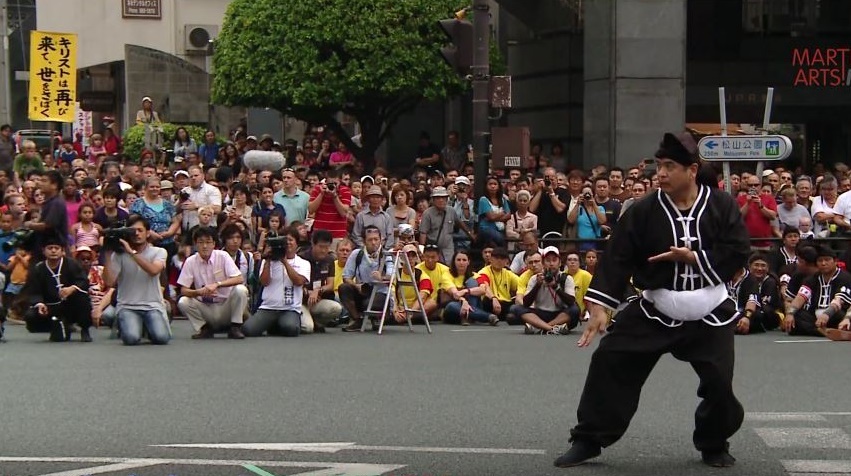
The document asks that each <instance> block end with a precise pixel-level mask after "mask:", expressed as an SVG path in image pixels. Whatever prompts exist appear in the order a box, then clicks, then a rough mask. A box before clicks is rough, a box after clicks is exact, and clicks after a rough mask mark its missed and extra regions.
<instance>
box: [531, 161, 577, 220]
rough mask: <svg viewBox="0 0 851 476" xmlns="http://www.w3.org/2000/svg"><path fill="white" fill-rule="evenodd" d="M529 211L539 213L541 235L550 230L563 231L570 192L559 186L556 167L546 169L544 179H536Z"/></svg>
mask: <svg viewBox="0 0 851 476" xmlns="http://www.w3.org/2000/svg"><path fill="white" fill-rule="evenodd" d="M532 190H533V195H532V200H531V201H530V202H529V211H530V212H532V213H534V214H536V215H538V227H539V230H538V231H539V233H540V235H541V236H544V235H545V234H547V233H550V232H553V231H554V232H557V233H563V232H564V225H565V218H564V212H565V211H567V205H568V204H569V203H570V193H569V192H568V191H567V190H565V189H563V188H561V187H559V186H558V177H557V176H556V169H554V168H552V167H547V168H545V169H544V180H543V181H538V180H536V181H535V183H534V185H533V189H532Z"/></svg>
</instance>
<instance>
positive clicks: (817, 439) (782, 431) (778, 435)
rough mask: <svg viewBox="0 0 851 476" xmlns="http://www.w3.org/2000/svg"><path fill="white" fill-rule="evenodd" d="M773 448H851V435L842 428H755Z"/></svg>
mask: <svg viewBox="0 0 851 476" xmlns="http://www.w3.org/2000/svg"><path fill="white" fill-rule="evenodd" d="M753 430H754V431H755V432H756V433H757V435H759V437H760V438H762V440H763V441H764V442H765V444H766V445H768V446H769V447H771V448H818V449H822V448H839V449H851V437H849V436H848V433H845V431H843V430H842V429H841V428H754V429H753Z"/></svg>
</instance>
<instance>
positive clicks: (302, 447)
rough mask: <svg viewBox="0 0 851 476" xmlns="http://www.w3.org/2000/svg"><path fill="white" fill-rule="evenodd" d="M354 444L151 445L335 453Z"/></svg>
mask: <svg viewBox="0 0 851 476" xmlns="http://www.w3.org/2000/svg"><path fill="white" fill-rule="evenodd" d="M355 444H356V443H191V444H183V445H151V446H155V447H161V448H210V449H219V450H258V451H296V452H302V453H336V452H338V451H340V450H343V449H346V448H350V447H352V446H355Z"/></svg>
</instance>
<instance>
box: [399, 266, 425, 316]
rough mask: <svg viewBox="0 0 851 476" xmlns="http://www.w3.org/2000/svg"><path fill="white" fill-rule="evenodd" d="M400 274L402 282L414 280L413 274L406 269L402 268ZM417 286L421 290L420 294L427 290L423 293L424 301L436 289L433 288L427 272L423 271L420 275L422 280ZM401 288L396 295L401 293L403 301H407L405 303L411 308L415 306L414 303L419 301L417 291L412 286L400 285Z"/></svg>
mask: <svg viewBox="0 0 851 476" xmlns="http://www.w3.org/2000/svg"><path fill="white" fill-rule="evenodd" d="M399 274H400V276H399V281H400V282H403V283H410V282H411V281H412V280H411V276H410V275H408V273H406V272H405V271H404V270H402V271H401V273H399ZM417 288H418V289H419V290H420V294H422V293H423V292H425V294H424V295H423V301H425V300H426V299H428V298H429V297H430V296H431V294H432V292H434V289H433V288H432V282H431V280H430V279H429V277H428V275H427V274H425V273H422V275H421V276H420V281H419V282H418V283H417ZM399 290H400V291H399V292H397V293H396V295H397V296H398V295H399V294H401V298H402V300H403V301H405V304H407V305H408V307H409V308H411V307H414V304H416V303H417V293H415V292H414V288H413V287H412V286H399Z"/></svg>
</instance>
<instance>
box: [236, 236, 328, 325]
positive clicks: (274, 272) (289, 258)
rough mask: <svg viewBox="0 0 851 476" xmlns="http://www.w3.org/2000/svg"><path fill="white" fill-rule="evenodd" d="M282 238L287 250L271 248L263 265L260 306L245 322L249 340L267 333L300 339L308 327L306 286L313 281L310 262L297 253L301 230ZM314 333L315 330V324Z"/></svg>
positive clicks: (266, 251) (265, 251)
mask: <svg viewBox="0 0 851 476" xmlns="http://www.w3.org/2000/svg"><path fill="white" fill-rule="evenodd" d="M279 239H285V240H286V248H285V249H283V248H282V247H280V246H274V247H267V249H266V250H264V253H263V254H264V258H263V261H262V262H261V263H260V284H261V285H262V286H263V287H262V288H261V291H260V293H261V295H260V306H259V308H258V309H257V312H255V313H254V315H253V316H251V317H250V318H249V319H248V322H246V323H245V326H243V327H244V331H245V334H246V335H247V336H249V337H259V336H261V335H263V333H264V332H265V333H268V334H269V335H282V336H285V337H297V336H298V335H299V333H300V332H301V330H302V329H303V328H305V327H306V326H305V323H304V322H303V321H302V320H303V319H304V317H305V316H304V314H303V299H304V287H305V285H307V284H308V283H309V282H310V274H311V269H310V268H311V266H310V263H309V262H308V261H307V260H305V259H303V258H301V257H299V256H298V255H297V254H296V249H297V246H298V231H297V230H295V229H293V228H292V227H290V228H288V229H287V230H286V231H285V234H284V236H282V237H280V238H279ZM310 330H312V322H311V327H310Z"/></svg>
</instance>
